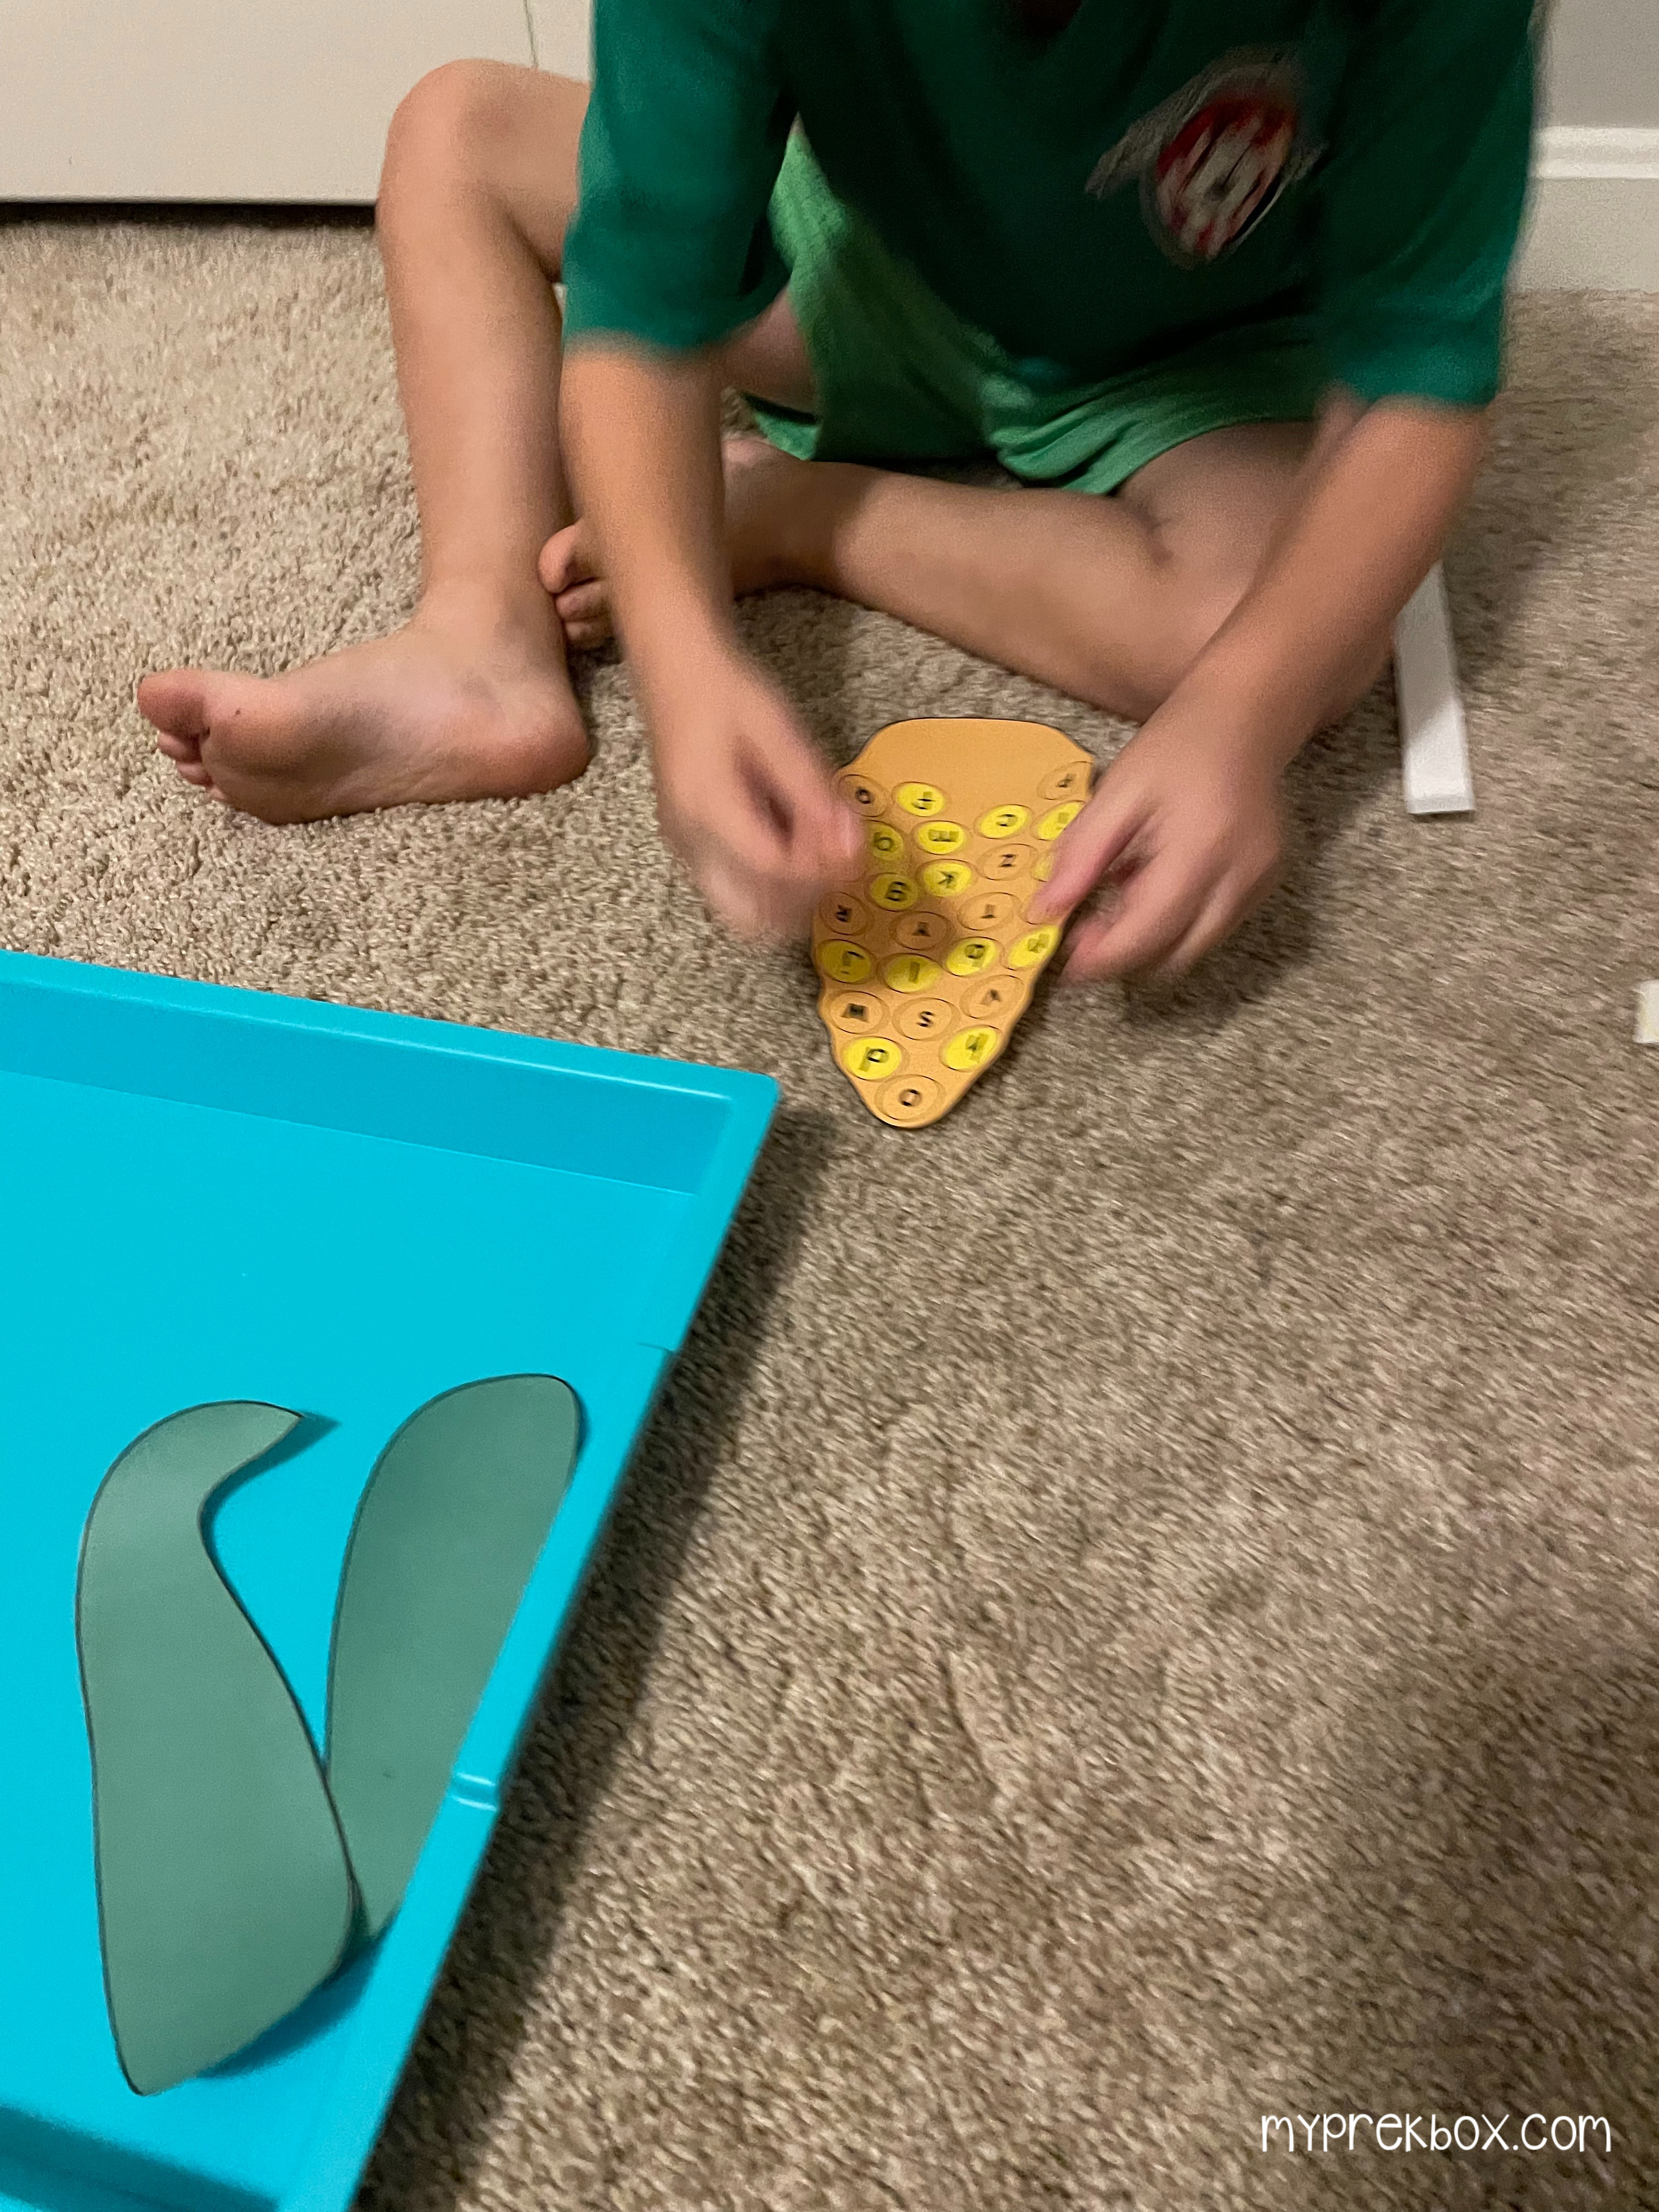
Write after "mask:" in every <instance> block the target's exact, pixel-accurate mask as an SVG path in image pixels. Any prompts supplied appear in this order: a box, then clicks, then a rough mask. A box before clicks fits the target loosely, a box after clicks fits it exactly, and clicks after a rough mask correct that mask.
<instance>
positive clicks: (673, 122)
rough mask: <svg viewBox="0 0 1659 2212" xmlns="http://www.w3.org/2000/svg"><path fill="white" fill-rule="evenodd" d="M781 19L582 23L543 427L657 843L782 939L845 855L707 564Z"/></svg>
mask: <svg viewBox="0 0 1659 2212" xmlns="http://www.w3.org/2000/svg"><path fill="white" fill-rule="evenodd" d="M778 5H779V0H741V4H733V0H599V4H598V5H597V6H596V8H595V9H594V15H593V86H592V97H591V98H590V100H589V102H588V108H587V115H586V121H585V123H584V125H583V129H582V140H581V194H580V204H579V207H578V210H577V216H576V221H575V223H574V227H573V229H572V231H571V234H570V236H569V237H568V240H566V244H565V258H564V273H565V279H566V283H567V286H568V313H567V320H566V331H567V337H568V354H567V356H566V362H565V368H564V373H563V380H562V412H563V417H564V430H565V436H566V441H567V446H568V459H569V462H570V466H571V473H572V477H573V479H574V485H575V489H576V491H577V495H578V499H579V503H580V507H581V512H582V516H583V520H584V521H585V522H586V525H587V526H588V528H589V529H590V530H591V531H592V534H593V537H594V538H595V540H596V541H597V545H598V549H599V555H600V559H601V562H602V564H603V570H604V574H605V582H606V586H607V587H608V590H609V592H610V595H611V605H612V609H613V611H614V613H615V616H616V618H617V629H619V631H620V632H621V635H622V638H623V644H624V645H625V647H626V648H627V651H628V655H629V661H630V663H631V665H632V667H633V671H634V676H635V682H636V684H637V685H638V688H639V695H640V704H641V708H642V709H643V711H644V714H645V718H646V721H647V726H649V729H650V732H651V736H652V740H653V757H654V759H655V763H656V771H657V786H658V793H659V805H660V810H661V815H662V823H663V829H664V833H665V836H666V837H667V839H668V841H669V842H670V843H671V845H672V846H673V847H674V848H675V849H676V850H677V851H678V853H679V854H681V856H682V857H683V858H684V860H685V862H686V864H687V866H689V867H690V871H691V872H692V874H693V876H694V877H695V878H696V881H697V883H698V884H699V886H700V888H701V889H702V890H703V891H704V892H705V894H706V895H707V896H708V900H709V902H710V903H711V904H712V905H713V906H714V908H716V909H717V910H718V911H719V913H720V915H722V916H723V917H724V919H725V920H726V921H728V922H730V923H731V924H732V926H733V927H736V928H738V929H740V930H744V931H745V932H748V933H769V932H773V931H784V930H787V929H790V928H793V927H796V926H797V925H798V924H799V923H800V922H803V921H805V918H806V914H807V912H808V910H809V909H810V908H811V906H812V904H813V903H814V902H815V901H816V900H817V897H818V896H820V894H821V893H822V891H823V890H827V889H828V888H829V886H830V884H832V883H834V882H836V881H838V880H840V879H842V878H843V877H844V876H845V874H846V873H847V872H848V868H849V867H850V866H851V865H852V862H853V860H854V854H855V851H856V845H855V840H856V836H857V827H856V824H855V823H852V822H851V820H850V817H847V818H844V814H845V810H843V809H842V807H841V805H839V803H838V802H837V801H836V799H835V797H834V794H833V792H832V789H831V786H830V783H829V775H828V773H827V771H826V770H825V769H824V767H823V764H822V763H821V762H820V761H819V759H818V757H817V754H816V753H815V752H814V751H813V750H812V748H811V744H809V742H808V740H807V738H806V735H805V732H804V731H803V729H802V727H801V725H800V722H799V718H798V717H797V716H796V714H794V712H793V709H792V708H790V706H789V704H788V702H787V701H786V700H785V698H784V697H783V695H782V694H781V692H780V691H779V690H778V689H777V688H776V686H775V684H772V683H771V682H770V681H769V679H768V678H767V677H766V676H765V675H764V673H763V671H762V670H761V669H760V668H759V667H758V666H757V665H756V664H755V663H754V661H752V660H751V659H750V658H749V656H748V655H747V654H746V653H744V652H743V651H742V649H741V647H740V646H739V644H738V636H737V632H736V629H735V627H734V625H733V623H732V606H731V599H732V592H731V583H730V578H729V574H728V572H727V569H726V562H725V558H724V556H723V553H722V550H721V544H722V537H723V530H722V520H723V493H722V488H721V479H720V436H719V428H720V393H719V389H718V383H717V379H716V376H715V374H714V368H713V366H712V363H713V361H714V354H715V349H717V348H718V347H719V346H720V344H721V343H723V342H724V341H725V340H726V338H727V337H730V336H731V334H732V331H736V330H738V329H739V328H741V327H742V326H743V325H744V324H746V323H749V322H751V321H753V320H754V319H755V318H756V317H757V315H759V314H760V313H763V310H764V309H765V308H766V307H768V306H769V304H770V302H771V301H772V300H773V299H774V298H775V296H776V295H777V293H778V292H779V291H780V290H781V288H782V285H783V283H784V275H785V272H784V269H783V264H782V263H781V260H780V259H779V258H778V253H777V249H776V247H775V245H774V243H773V240H772V234H771V231H770V229H769V225H768V222H767V204H768V201H769V197H770V195H771V191H772V186H773V184H774V182H775V179H776V177H777V173H778V168H779V165H780V163H781V161H782V159H783V153H784V148H785V145H786V144H787V139H788V135H789V127H790V123H791V120H792V118H793V113H794V109H793V102H792V100H790V99H789V97H788V96H787V88H786V87H785V86H784V85H783V83H782V82H781V77H780V76H779V73H778V69H777V65H776V58H775V52H774V41H773V39H772V34H771V27H772V20H773V18H774V16H775V14H776V11H777V7H778Z"/></svg>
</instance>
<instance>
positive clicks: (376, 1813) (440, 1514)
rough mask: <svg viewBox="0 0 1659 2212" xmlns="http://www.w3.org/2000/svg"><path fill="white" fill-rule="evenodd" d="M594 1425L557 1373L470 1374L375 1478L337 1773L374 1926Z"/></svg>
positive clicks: (340, 1614) (439, 1788)
mask: <svg viewBox="0 0 1659 2212" xmlns="http://www.w3.org/2000/svg"><path fill="white" fill-rule="evenodd" d="M579 1431H580V1416H579V1414H578V1411H577V1406H576V1401H575V1398H574V1395H573V1394H572V1392H571V1391H570V1389H569V1388H568V1385H567V1384H565V1383H562V1382H560V1381H559V1380H558V1379H557V1377H556V1376H551V1375H508V1376H495V1377H494V1378H492V1379H490V1380H489V1381H486V1382H482V1383H466V1384H465V1385H463V1386H462V1388H460V1389H457V1390H451V1391H449V1392H447V1394H446V1395H444V1396H442V1397H441V1398H435V1399H433V1400H432V1401H430V1403H429V1404H428V1405H425V1406H423V1407H422V1408H421V1410H420V1412H419V1413H416V1414H415V1415H414V1416H413V1417H412V1419H410V1420H408V1421H406V1422H405V1423H404V1426H403V1427H402V1428H401V1429H399V1430H398V1433H397V1435H396V1436H395V1437H392V1441H391V1443H389V1444H388V1445H387V1446H386V1449H385V1450H384V1451H383V1452H382V1453H381V1455H380V1459H379V1461H378V1462H376V1465H375V1468H374V1473H373V1474H372V1475H371V1476H370V1477H369V1481H368V1489H367V1490H366V1491H365V1492H364V1493H363V1500H362V1505H361V1506H360V1507H359V1509H358V1513H357V1519H356V1526H355V1527H354V1528H353V1530H352V1534H351V1542H350V1546H349V1550H348V1552H347V1553H346V1563H345V1571H344V1574H343V1577H342V1579H341V1584H340V1597H339V1605H338V1609H337V1613H336V1615H335V1622H334V1644H333V1650H332V1653H331V1659H330V1667H329V1702H328V1769H327V1771H328V1784H329V1789H330V1791H331V1794H332V1796H333V1800H334V1805H335V1808H336V1810H337V1813H338V1814H339V1819H340V1825H341V1827H342V1829H343V1832H344V1834H345V1838H346V1843H347V1846H348V1849H349V1851H350V1855H351V1863H352V1868H353V1870H354V1872H355V1873H356V1878H357V1885H358V1888H359V1890H360V1892H361V1893H362V1908H363V1915H364V1925H365V1930H366V1932H367V1934H368V1935H369V1936H374V1935H377V1934H378V1933H379V1931H380V1929H382V1928H383V1927H385V1925H386V1922H387V1921H388V1920H390V1919H391V1917H392V1914H393V1913H394V1912H395V1911H397V1909H398V1904H399V1902H400V1901H401V1899H402V1897H403V1893H404V1886H405V1884H406V1883H407V1882H408V1880H409V1877H410V1875H411V1874H412V1873H413V1872H414V1869H415V1862H416V1859H417V1858H418V1857H420V1853H421V1846H422V1844H423V1843H424V1842H425V1840H426V1836H427V1831H428V1828H429V1827H430V1826H431V1825H432V1821H433V1818H434V1816H435V1814H436V1813H437V1810H438V1808H439V1806H440V1804H441V1802H442V1801H443V1795H444V1791H445V1790H446V1789H447V1787H448V1784H449V1778H450V1773H451V1771H452V1770H453V1766H454V1764H455V1759H456V1755H457V1753H459V1750H460V1747H461V1741H462V1739H463V1737H464V1736H465V1734H466V1731H467V1729H468V1727H469V1726H470V1725H471V1720H472V1716H473V1714H474V1712H475V1711H477V1705H478V1700H479V1699H480V1698H481V1697H482V1696H483V1690H484V1685H485V1684H486V1683H487V1682H488V1680H489V1674H490V1670H491V1668H493V1667H494V1666H495V1658H496V1655H497V1653H498V1652H499V1651H500V1650H501V1642H502V1639H503V1638H504V1637H505V1636H506V1634H507V1629H508V1627H509V1626H511V1624H512V1620H513V1613H515V1612H516V1611H517V1609H518V1604H519V1600H520V1597H521V1596H522V1595H523V1594H524V1588H525V1584H526V1583H527V1582H528V1581H529V1579H530V1574H531V1570H532V1568H533V1567H534V1565H535V1564H536V1560H537V1558H538V1554H539V1553H540V1552H541V1549H542V1547H543V1545H544V1543H545V1542H546V1541H547V1536H548V1532H549V1531H550V1528H552V1526H553V1521H554V1516H556V1513H557V1511H558V1510H559V1505H560V1503H561V1501H562V1498H563V1497H564V1493H565V1490H566V1488H567V1486H568V1483H569V1480H570V1471H571V1468H572V1467H573V1466H574V1462H575V1457H576V1447H577V1443H578V1438H579Z"/></svg>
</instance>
